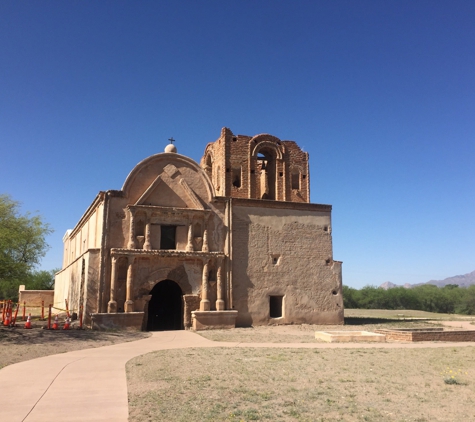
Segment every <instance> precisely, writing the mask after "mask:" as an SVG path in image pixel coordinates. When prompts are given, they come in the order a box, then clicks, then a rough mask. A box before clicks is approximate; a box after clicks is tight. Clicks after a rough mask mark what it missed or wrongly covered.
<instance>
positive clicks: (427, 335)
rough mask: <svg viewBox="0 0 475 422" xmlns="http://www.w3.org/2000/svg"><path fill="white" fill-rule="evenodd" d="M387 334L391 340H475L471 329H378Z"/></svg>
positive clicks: (473, 331)
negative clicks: (409, 330)
mask: <svg viewBox="0 0 475 422" xmlns="http://www.w3.org/2000/svg"><path fill="white" fill-rule="evenodd" d="M375 332H376V333H379V334H384V335H386V340H389V341H410V342H415V341H475V330H471V331H414V332H407V331H391V330H376V331H375Z"/></svg>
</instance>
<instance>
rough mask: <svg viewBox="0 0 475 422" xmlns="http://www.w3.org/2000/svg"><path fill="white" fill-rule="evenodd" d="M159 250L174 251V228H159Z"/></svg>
mask: <svg viewBox="0 0 475 422" xmlns="http://www.w3.org/2000/svg"><path fill="white" fill-rule="evenodd" d="M160 249H176V226H161V230H160Z"/></svg>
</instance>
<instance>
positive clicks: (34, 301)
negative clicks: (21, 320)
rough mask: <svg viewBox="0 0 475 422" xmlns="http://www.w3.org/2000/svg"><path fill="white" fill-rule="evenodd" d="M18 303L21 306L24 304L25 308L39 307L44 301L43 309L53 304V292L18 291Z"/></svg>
mask: <svg viewBox="0 0 475 422" xmlns="http://www.w3.org/2000/svg"><path fill="white" fill-rule="evenodd" d="M18 293H19V296H18V301H19V302H20V303H21V304H22V305H23V302H26V307H27V308H28V307H30V306H41V302H42V301H44V305H45V307H47V306H48V305H52V304H53V302H54V290H20V291H19V292H18Z"/></svg>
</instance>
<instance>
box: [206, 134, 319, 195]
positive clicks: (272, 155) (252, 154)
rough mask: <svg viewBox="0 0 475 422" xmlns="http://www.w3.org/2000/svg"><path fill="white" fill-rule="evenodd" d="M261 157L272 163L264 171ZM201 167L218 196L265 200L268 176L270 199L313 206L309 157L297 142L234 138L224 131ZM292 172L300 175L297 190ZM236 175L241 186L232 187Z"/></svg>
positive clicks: (266, 137)
mask: <svg viewBox="0 0 475 422" xmlns="http://www.w3.org/2000/svg"><path fill="white" fill-rule="evenodd" d="M260 153H261V154H264V155H265V156H266V157H267V158H268V159H269V161H268V162H267V170H264V171H263V168H262V167H263V162H262V161H261V160H259V159H258V157H257V156H258V154H260ZM201 167H202V168H203V169H205V170H206V171H207V172H208V174H209V176H210V178H211V180H212V182H213V185H214V187H215V189H216V194H217V195H218V196H227V197H233V198H252V199H262V198H263V194H264V193H265V192H264V191H263V189H262V188H263V186H264V182H263V178H264V177H265V176H264V174H265V173H267V178H268V180H269V181H270V183H269V191H270V195H271V197H270V198H268V199H274V200H278V201H291V202H310V188H309V186H310V175H309V166H308V153H306V152H303V151H302V150H301V148H300V147H299V146H298V145H297V144H296V143H295V142H294V141H281V140H280V139H278V138H276V137H275V136H271V135H267V134H261V135H256V136H254V137H251V136H246V135H234V134H233V133H232V132H231V130H229V129H227V128H223V129H222V130H221V136H220V137H219V138H218V139H217V140H216V141H215V142H212V143H209V144H208V145H207V146H206V149H205V153H204V155H203V158H202V159H201ZM239 170H240V172H239ZM292 172H297V173H298V177H299V188H298V189H292V176H291V173H292ZM237 173H240V186H234V185H233V182H234V180H235V177H236V174H237Z"/></svg>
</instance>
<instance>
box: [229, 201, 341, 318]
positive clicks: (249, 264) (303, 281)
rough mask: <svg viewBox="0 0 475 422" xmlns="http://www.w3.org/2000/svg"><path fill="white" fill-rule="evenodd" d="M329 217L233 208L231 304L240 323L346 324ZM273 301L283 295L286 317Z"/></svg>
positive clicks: (338, 264)
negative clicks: (273, 308) (274, 313)
mask: <svg viewBox="0 0 475 422" xmlns="http://www.w3.org/2000/svg"><path fill="white" fill-rule="evenodd" d="M329 227H330V214H329V213H326V215H325V213H324V212H314V213H312V212H311V211H298V210H289V209H284V210H279V209H275V208H272V209H267V210H266V209H264V208H257V207H240V206H238V205H236V204H235V205H234V207H233V234H232V236H233V264H232V265H233V267H232V268H233V298H234V299H233V304H234V309H236V310H238V311H239V312H238V320H237V324H239V325H243V326H248V325H259V324H268V323H301V322H306V323H315V324H317V323H336V324H339V323H342V317H343V300H342V296H341V294H342V292H341V265H340V263H339V262H335V261H333V257H332V241H331V234H330V229H329ZM269 296H283V303H284V305H283V315H282V318H279V319H272V318H270V315H269Z"/></svg>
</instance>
